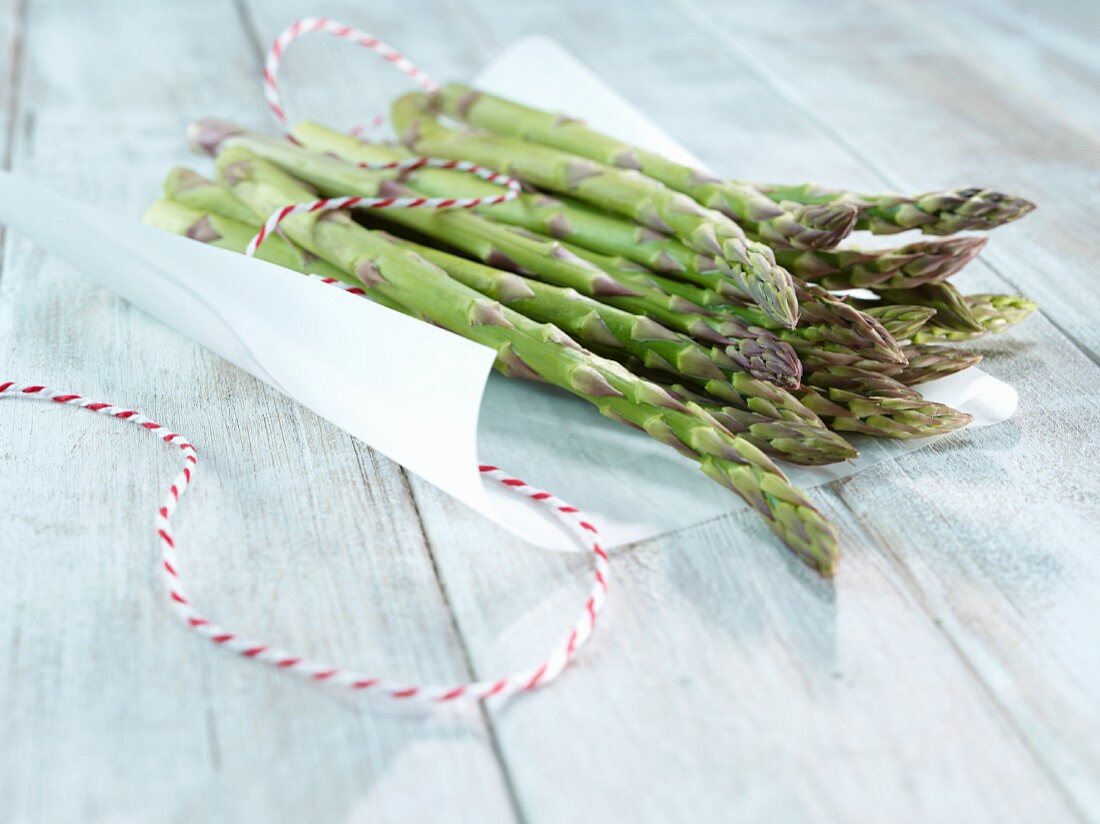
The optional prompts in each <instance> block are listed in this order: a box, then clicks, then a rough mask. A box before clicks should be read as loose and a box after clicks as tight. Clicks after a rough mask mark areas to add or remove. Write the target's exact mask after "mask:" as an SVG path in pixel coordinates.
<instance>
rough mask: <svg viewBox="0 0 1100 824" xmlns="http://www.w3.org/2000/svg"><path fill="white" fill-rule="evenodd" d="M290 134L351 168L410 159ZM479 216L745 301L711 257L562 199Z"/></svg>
mask: <svg viewBox="0 0 1100 824" xmlns="http://www.w3.org/2000/svg"><path fill="white" fill-rule="evenodd" d="M292 133H293V135H294V138H295V140H297V141H298V142H299V143H301V144H302V145H303V146H305V147H307V148H309V149H313V150H314V151H319V152H331V153H332V154H335V155H337V156H339V157H340V158H342V159H344V160H347V161H349V162H352V163H377V162H389V161H392V160H398V159H400V158H403V157H411V156H412V155H411V153H409V152H407V151H405V150H403V149H400V148H398V147H395V146H388V145H384V144H378V143H366V142H364V141H362V140H359V139H358V138H356V137H354V136H353V135H349V134H345V133H343V132H337V131H334V130H332V129H329V128H326V127H325V126H322V125H319V124H317V123H301V124H299V125H297V126H295V127H294V129H293V132H292ZM403 180H404V182H405V183H407V184H408V185H409V186H410V187H412V188H413V189H415V190H416V191H418V192H420V193H421V194H425V195H432V196H435V197H448V196H461V197H486V196H488V197H491V196H493V195H499V194H500V193H501V191H502V189H501V187H499V186H496V185H494V184H492V183H489V182H487V181H484V180H479V179H478V178H476V177H473V176H472V175H468V174H462V173H460V172H452V171H447V170H443V169H431V168H427V169H420V170H417V171H416V172H415V173H413V174H410V175H407V176H405V177H404V178H403ZM479 211H480V212H481V213H482V214H485V215H486V216H488V217H490V218H492V219H493V220H495V221H498V222H500V223H507V224H510V225H513V226H519V227H522V228H524V229H528V230H530V231H532V232H538V233H539V234H541V235H546V236H549V237H552V238H555V239H557V240H561V241H568V242H569V243H571V244H573V245H575V246H579V247H583V248H587V249H590V250H592V251H594V252H599V253H601V254H604V255H611V256H616V257H623V258H625V259H627V260H630V261H633V262H635V263H639V264H641V265H643V266H645V267H647V268H648V269H652V270H653V271H655V272H664V273H667V274H669V275H672V276H675V277H676V278H678V279H680V280H684V281H686V282H688V283H693V284H695V285H697V286H700V287H702V288H706V289H714V290H716V291H718V292H719V293H720V294H722V295H723V296H725V297H726V298H729V299H731V300H743V299H746V298H750V297H751V296H749V295H747V294H745V293H744V292H743V291H741V289H740V288H738V287H737V285H736V284H734V283H732V282H731V281H729V280H728V279H727V278H725V277H723V276H722V270H721V268H720V267H719V265H718V262H717V260H716V259H715V258H714V256H713V255H704V254H701V253H699V252H696V251H694V250H692V249H689V248H688V247H687V246H685V245H684V244H682V243H681V242H680V241H679V240H677V239H676V238H673V237H669V236H668V235H665V234H662V233H660V232H655V231H654V230H652V229H650V228H647V227H645V226H642V225H640V224H638V223H635V222H634V221H633V220H629V219H627V218H624V217H621V216H619V215H612V214H608V213H606V212H601V211H599V210H598V209H594V208H593V207H591V206H589V205H587V204H585V203H581V202H579V201H576V200H573V199H571V198H568V197H551V196H550V195H547V194H543V193H532V194H522V195H520V196H519V197H518V198H516V199H515V200H512V201H509V202H507V203H501V204H497V205H495V206H484V207H481V209H479Z"/></svg>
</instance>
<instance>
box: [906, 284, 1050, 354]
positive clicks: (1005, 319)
mask: <svg viewBox="0 0 1100 824" xmlns="http://www.w3.org/2000/svg"><path fill="white" fill-rule="evenodd" d="M963 300H964V301H966V305H967V306H968V307H969V308H970V313H971V314H972V315H973V316H974V319H975V320H976V321H977V322H978V324H979V325H980V326H981V327H982V331H981V332H962V331H960V330H958V329H951V328H948V327H947V326H946V325H940V324H938V323H930V324H928V325H927V326H925V327H924V328H922V329H921V330H920V331H919V332H917V333H916V334H915V335H913V342H914V343H934V342H937V341H950V342H952V343H954V342H958V341H967V340H974V338H980V337H981V336H982V335H987V334H997V333H999V332H1003V331H1004V330H1005V329H1008V328H1009V327H1010V326H1015V325H1016V324H1017V323H1019V322H1020V321H1022V320H1023V319H1024V318H1026V317H1027V316H1028V315H1030V314H1031V313H1032V312H1034V311H1035V309H1036V304H1035V303H1033V302H1032V301H1030V300H1028V299H1027V298H1023V297H1020V296H1019V295H989V294H981V295H964V296H963Z"/></svg>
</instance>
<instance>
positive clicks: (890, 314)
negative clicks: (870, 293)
mask: <svg viewBox="0 0 1100 824" xmlns="http://www.w3.org/2000/svg"><path fill="white" fill-rule="evenodd" d="M861 311H862V312H863V314H865V315H870V316H871V317H873V318H874V319H875V320H877V321H878V322H879V323H881V324H882V326H883V328H884V329H885V330H886V331H887V332H889V333H890V336H891V337H892V338H893V339H894V340H907V339H909V338H911V337H913V335H915V334H916V333H917V331H918V330H920V329H921V328H923V327H924V325H925V324H926V323H928V321H929V320H930V319H931V318H932V316H933V315H935V314H936V310H935V309H933V308H932V307H931V306H909V305H907V304H904V303H900V304H899V303H886V304H882V305H879V306H864V307H863V308H862V310H861ZM902 351H903V352H904V351H905V349H904V347H903V348H902Z"/></svg>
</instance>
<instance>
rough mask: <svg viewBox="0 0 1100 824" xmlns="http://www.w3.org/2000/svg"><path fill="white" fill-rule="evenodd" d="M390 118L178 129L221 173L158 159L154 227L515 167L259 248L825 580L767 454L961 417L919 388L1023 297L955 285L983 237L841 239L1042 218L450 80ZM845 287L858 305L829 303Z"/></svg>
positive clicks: (293, 226) (953, 365)
mask: <svg viewBox="0 0 1100 824" xmlns="http://www.w3.org/2000/svg"><path fill="white" fill-rule="evenodd" d="M391 114H392V121H393V123H394V125H395V127H396V129H397V131H398V133H399V134H400V136H401V143H402V144H403V145H389V144H377V143H366V142H363V141H360V140H359V139H357V138H355V137H352V136H349V135H346V134H342V133H339V132H335V131H332V130H330V129H327V128H325V127H324V126H321V125H319V124H313V123H303V124H300V125H299V126H297V127H295V128H294V129H293V131H292V134H291V140H289V141H287V140H283V139H279V138H275V137H269V136H265V135H260V134H254V133H250V132H248V131H246V130H244V129H242V128H239V127H236V126H233V125H231V124H227V123H223V122H219V121H212V120H206V121H200V122H198V123H196V124H193V126H192V127H191V130H190V139H191V143H192V145H193V146H195V147H196V148H198V149H200V150H203V151H205V152H207V153H209V154H211V155H214V156H216V158H217V162H216V169H217V178H218V179H217V180H208V179H206V178H204V177H202V176H200V175H198V174H196V173H194V172H191V171H188V170H185V169H176V170H173V171H172V172H171V173H170V174H169V175H168V178H167V179H166V181H165V186H164V197H163V199H161V200H159V201H157V202H156V203H155V204H154V205H153V206H152V207H151V208H150V209H149V211H148V212H147V214H146V216H145V220H146V221H147V222H148V223H150V224H152V225H155V226H159V227H161V228H163V229H166V230H168V231H172V232H176V233H179V234H183V235H186V236H188V237H190V238H193V239H195V240H197V241H201V242H205V243H212V244H215V245H218V246H220V247H222V248H226V249H232V250H235V251H238V252H243V251H245V249H246V247H247V245H248V243H249V240H250V238H251V237H252V236H253V235H254V234H255V232H256V231H257V229H258V228H259V226H260V225H261V224H262V223H263V222H264V221H265V219H266V218H267V217H268V216H269V215H270V214H272V213H273V212H275V211H277V210H279V209H281V208H282V207H284V206H286V205H288V204H294V203H304V202H310V201H313V200H314V199H315V198H316V196H317V193H318V192H320V193H321V194H322V195H324V196H340V195H357V196H362V197H387V198H388V197H395V196H400V195H408V194H412V195H419V196H424V197H444V198H450V197H461V198H466V197H475V198H476V197H483V196H488V197H492V196H495V195H498V194H500V192H501V190H500V188H499V187H498V186H496V185H494V184H493V183H489V182H486V181H484V180H480V179H477V178H475V177H472V176H469V175H465V174H461V173H457V172H454V171H448V170H443V169H438V168H419V169H416V170H412V171H409V170H406V171H397V170H392V169H391V170H383V171H377V170H374V169H373V168H365V167H367V166H369V165H371V164H379V163H391V162H393V161H397V160H402V159H405V158H409V157H414V156H417V155H424V156H429V155H430V156H433V157H442V158H450V159H455V160H467V161H473V162H475V163H479V164H481V165H483V166H486V167H489V168H492V169H496V170H498V171H502V172H505V173H507V174H509V175H511V176H512V177H516V178H519V179H520V180H522V181H523V182H524V184H525V185H526V186H527V187H528V190H527V191H526V192H525V193H524V194H521V195H520V196H519V197H518V198H515V199H513V200H511V201H509V202H506V203H501V204H497V205H493V206H486V207H481V208H478V209H474V210H416V209H410V210H392V211H375V212H367V211H361V212H358V213H355V214H350V213H346V212H342V211H316V212H310V213H299V214H294V215H292V216H289V217H287V219H285V220H284V221H283V222H282V223H281V224H280V227H279V230H278V231H277V232H276V233H274V234H272V235H269V236H268V238H267V240H265V242H264V243H263V244H262V245H261V246H260V247H259V250H258V252H257V254H258V255H259V256H260V257H262V258H264V259H266V260H269V261H272V262H275V263H278V264H280V265H283V266H286V267H288V268H291V269H295V270H297V271H301V272H305V273H312V274H318V275H322V276H324V277H326V278H331V279H335V280H342V281H345V282H348V283H353V284H356V285H358V286H360V287H361V288H362V289H363V290H364V292H365V294H366V296H367V297H369V298H371V299H372V300H375V301H377V302H379V303H382V304H383V305H385V306H387V307H389V308H390V309H393V310H395V311H399V312H404V313H406V314H409V315H412V316H414V317H417V318H420V319H422V320H425V321H427V322H431V323H435V324H437V325H440V326H442V327H444V328H446V329H449V330H451V331H452V332H454V333H456V334H459V335H462V336H464V337H467V338H470V339H472V340H475V341H478V342H480V343H483V344H485V345H488V346H491V347H492V348H493V349H495V350H496V352H497V361H496V365H497V368H498V369H499V370H500V371H501V372H503V373H504V374H506V375H509V376H513V377H521V378H528V379H536V380H542V381H546V382H549V383H552V384H554V385H556V386H558V387H560V388H562V389H564V390H565V391H567V392H570V393H572V394H574V395H577V396H578V397H580V398H583V399H584V400H587V401H589V402H590V403H592V404H594V405H595V406H596V407H597V408H598V409H599V411H600V412H602V413H603V414H604V415H607V416H608V417H610V418H612V419H614V420H616V421H620V422H622V423H626V424H627V425H630V426H632V427H635V428H637V429H640V430H642V431H643V432H645V433H646V434H648V435H650V436H651V437H654V438H656V439H657V440H659V441H661V442H663V443H666V444H668V445H670V446H672V447H673V448H675V449H677V450H679V451H680V452H682V453H683V454H685V455H687V456H689V457H690V458H692V459H693V460H695V461H697V462H698V463H699V465H700V467H701V469H702V470H703V472H705V473H706V474H707V475H708V476H710V477H711V478H713V479H714V480H717V481H718V482H719V483H722V484H724V485H725V486H727V487H729V488H730V489H732V490H733V491H734V492H736V493H737V494H738V495H740V496H741V497H742V498H744V499H745V500H746V501H747V502H748V503H749V504H750V505H751V506H752V507H753V508H755V509H756V510H757V511H758V512H760V514H761V515H762V516H763V517H764V518H765V520H766V521H767V523H768V524H769V526H770V527H771V528H772V529H773V530H775V532H776V533H777V534H778V535H779V536H780V538H781V539H782V540H783V541H784V542H785V543H786V544H787V545H788V546H789V547H790V548H791V549H792V550H794V551H795V553H797V555H798V557H800V558H801V559H803V560H804V561H805V562H806V563H808V564H809V565H811V566H812V567H814V568H815V569H817V570H819V571H820V572H821V573H823V574H826V575H828V574H831V573H832V571H833V568H834V565H835V562H836V558H837V555H838V541H837V536H836V532H835V530H834V528H833V527H832V525H831V524H830V523H829V522H828V521H827V519H826V518H825V517H824V516H823V515H822V514H821V513H820V512H819V511H818V510H817V509H816V508H815V507H814V506H813V505H812V503H811V502H810V501H809V499H808V498H807V497H806V496H805V495H804V494H803V493H802V492H800V491H799V490H798V489H796V488H795V487H793V486H792V485H791V484H790V482H789V481H788V480H787V478H786V477H785V476H784V475H783V473H782V471H781V470H780V469H779V468H778V466H777V465H776V464H775V463H774V462H773V460H772V459H773V458H780V459H782V460H784V461H787V462H790V463H795V464H802V465H809V466H815V465H822V464H828V463H835V462H839V461H844V460H848V459H850V458H853V457H855V456H856V455H857V452H856V449H855V447H854V445H853V444H852V443H850V441H849V437H845V434H847V433H858V434H862V435H870V436H874V437H887V438H903V439H904V438H919V437H926V436H928V435H933V434H939V433H944V432H950V431H953V430H955V429H958V428H959V427H961V426H964V425H965V424H966V423H967V422H968V421H969V417H968V416H967V415H965V414H963V413H961V412H959V411H957V410H954V409H951V408H950V407H947V406H945V405H943V404H939V403H934V402H931V401H928V400H927V399H925V398H923V397H922V396H921V395H920V393H919V392H918V391H917V390H916V389H914V388H913V387H914V386H916V385H918V384H921V383H924V382H926V381H929V380H933V379H935V378H937V377H942V376H944V375H948V374H951V373H953V372H956V371H959V370H960V369H965V368H966V367H968V366H971V365H973V364H974V363H976V362H977V361H978V360H979V359H980V356H979V355H977V354H975V353H972V352H967V351H963V350H958V349H954V348H953V347H951V346H950V345H949V344H950V343H951V342H955V341H960V340H968V341H969V340H973V339H975V338H977V337H980V336H981V335H982V334H986V333H990V332H999V331H1002V330H1003V329H1005V328H1007V327H1008V326H1011V325H1013V324H1015V323H1017V322H1019V321H1020V320H1022V319H1023V317H1025V316H1026V315H1027V314H1028V313H1029V312H1031V311H1032V310H1033V309H1034V304H1032V303H1030V302H1029V301H1027V300H1025V299H1024V298H1020V297H1017V296H1012V295H972V296H963V295H961V294H959V293H958V291H957V290H956V289H955V288H954V287H953V286H952V285H951V284H950V283H948V282H947V279H948V278H949V277H950V276H951V275H953V274H955V273H956V272H958V271H959V270H960V269H961V268H962V267H963V266H964V265H965V264H966V263H967V262H969V261H970V260H972V259H973V258H974V257H975V256H976V255H977V254H978V253H979V252H980V251H981V249H982V247H983V246H984V244H985V240H984V238H978V237H972V236H964V237H951V238H947V239H938V238H937V239H934V240H924V241H918V242H914V243H909V244H906V245H903V246H900V247H898V248H895V249H889V250H875V251H872V250H866V249H863V250H861V249H857V248H847V247H846V248H838V245H839V244H840V243H841V242H842V241H845V240H846V238H847V237H848V235H849V234H850V233H851V232H852V231H853V230H866V231H870V232H873V233H878V234H887V233H893V232H898V231H902V230H904V229H909V228H914V229H919V230H920V231H922V232H924V233H925V234H930V235H949V234H953V233H955V232H957V231H960V230H964V229H965V230H975V229H980V230H985V229H991V228H993V227H995V226H998V225H1001V224H1003V223H1007V222H1009V221H1011V220H1014V219H1016V218H1018V217H1020V216H1022V215H1024V214H1026V213H1027V212H1028V211H1030V210H1031V208H1033V207H1032V206H1031V204H1029V203H1027V202H1026V201H1023V200H1021V199H1019V198H1013V197H1008V196H1006V195H1001V194H999V193H997V192H990V191H987V190H979V189H967V190H961V191H951V192H940V193H931V194H926V195H921V196H918V197H914V198H906V197H900V196H892V195H891V196H885V195H883V196H878V195H864V194H855V193H852V192H845V191H839V190H826V189H821V188H819V187H814V186H808V185H800V186H771V185H760V184H754V183H748V182H744V181H733V180H722V179H719V178H716V177H714V176H713V175H710V174H707V173H704V172H701V171H699V170H696V169H692V168H689V167H686V166H683V165H681V164H677V163H674V162H672V161H670V160H668V159H666V158H663V157H661V156H659V155H656V154H653V153H651V152H646V151H644V150H642V149H639V148H637V147H633V146H629V145H626V144H623V143H622V142H621V141H617V140H615V139H613V138H611V137H608V136H606V135H602V134H599V133H597V132H595V131H593V130H591V129H589V128H587V127H586V126H584V125H583V124H582V123H580V122H579V121H576V120H573V119H571V118H566V117H562V116H559V115H555V114H551V113H547V112H542V111H538V110H536V109H532V108H529V107H525V106H520V105H518V104H516V103H512V102H510V101H507V100H503V99H501V98H499V97H494V96H492V95H488V94H484V93H481V92H477V91H475V90H473V89H470V88H468V87H466V86H461V85H458V84H451V85H447V86H444V87H443V88H442V89H441V90H440V91H439V93H438V94H436V95H432V96H428V95H424V94H410V95H405V96H403V97H401V98H399V99H398V100H397V101H395V103H394V105H393V110H392V113H391ZM444 116H446V117H449V118H451V119H453V120H458V121H462V122H464V123H465V125H466V126H468V127H470V128H468V129H465V130H461V131H460V130H457V129H454V128H451V127H450V126H448V125H447V124H445V123H444V122H443V120H442V117H444ZM857 288H862V289H869V290H871V293H870V294H869V295H868V296H861V297H855V296H851V295H841V294H837V293H835V292H833V291H830V290H841V291H844V290H850V289H857ZM842 433H845V434H842Z"/></svg>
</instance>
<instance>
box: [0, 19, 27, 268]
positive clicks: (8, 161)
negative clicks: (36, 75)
mask: <svg viewBox="0 0 1100 824" xmlns="http://www.w3.org/2000/svg"><path fill="white" fill-rule="evenodd" d="M29 9H30V0H19V2H18V3H17V4H16V6H15V31H14V32H13V34H12V40H11V67H10V69H9V71H8V78H7V82H8V88H9V89H11V100H9V101H8V111H7V117H8V122H7V123H6V124H5V127H4V136H3V140H4V154H3V157H2V158H0V168H3V169H6V170H10V169H11V166H12V162H13V161H14V159H15V149H14V146H15V134H16V121H17V119H18V117H19V111H20V109H21V107H22V103H23V76H24V69H25V66H26V59H27V48H26V39H27V21H28V19H29V17H30V12H29ZM7 234H8V233H7V228H6V227H3V226H0V280H2V279H3V277H4V259H5V258H6V257H7V255H6V254H5V252H6V250H7V244H6V243H5V241H6V240H7Z"/></svg>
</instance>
